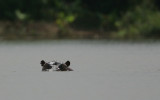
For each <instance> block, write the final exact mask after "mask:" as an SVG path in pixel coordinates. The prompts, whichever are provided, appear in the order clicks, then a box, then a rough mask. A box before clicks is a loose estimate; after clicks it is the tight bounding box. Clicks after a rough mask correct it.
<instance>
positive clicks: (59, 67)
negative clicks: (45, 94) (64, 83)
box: [40, 60, 73, 71]
mask: <svg viewBox="0 0 160 100" xmlns="http://www.w3.org/2000/svg"><path fill="white" fill-rule="evenodd" d="M40 64H41V66H42V71H49V70H50V69H52V68H53V66H56V70H55V71H73V69H71V68H69V66H70V61H66V62H65V63H60V62H56V61H51V62H45V61H44V60H42V61H41V62H40Z"/></svg>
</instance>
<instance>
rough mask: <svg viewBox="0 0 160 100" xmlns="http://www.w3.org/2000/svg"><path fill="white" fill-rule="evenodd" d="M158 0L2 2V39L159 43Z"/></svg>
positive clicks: (9, 0) (26, 0) (0, 32)
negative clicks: (104, 39) (97, 39)
mask: <svg viewBox="0 0 160 100" xmlns="http://www.w3.org/2000/svg"><path fill="white" fill-rule="evenodd" d="M159 18H160V1H159V0H123V1H120V0H98V1H93V0H1V1H0V39H56V38H108V39H150V38H153V39H155V38H156V39H159V38H160V20H159Z"/></svg>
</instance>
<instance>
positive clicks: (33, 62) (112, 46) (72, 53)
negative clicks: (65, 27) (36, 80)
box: [0, 40, 160, 71]
mask: <svg viewBox="0 0 160 100" xmlns="http://www.w3.org/2000/svg"><path fill="white" fill-rule="evenodd" d="M42 59H43V60H46V61H52V60H56V61H60V62H65V61H66V60H70V61H71V67H73V69H75V70H76V71H84V70H88V71H91V70H92V68H94V69H96V70H99V71H107V70H110V71H120V70H122V71H123V70H127V71H159V70H160V66H159V65H160V43H157V42H156V43H146V42H145V43H142V42H141V43H132V42H130V43H125V42H108V41H89V40H88V41H87V40H85V41H74V40H72V41H69V40H64V41H62V40H61V41H60V40H59V41H39V42H38V41H36V42H23V41H18V42H2V43H0V60H1V63H0V65H1V67H0V70H5V69H7V68H9V69H8V70H10V71H16V69H17V68H18V69H19V68H21V70H22V71H40V70H41V67H40V64H39V63H40V61H41V60H42ZM121 67H123V68H122V69H121Z"/></svg>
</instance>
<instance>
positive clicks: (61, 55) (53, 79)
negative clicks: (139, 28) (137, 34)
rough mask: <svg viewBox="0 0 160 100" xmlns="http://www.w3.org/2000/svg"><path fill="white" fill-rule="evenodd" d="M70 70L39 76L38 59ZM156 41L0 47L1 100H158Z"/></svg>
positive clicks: (158, 45)
mask: <svg viewBox="0 0 160 100" xmlns="http://www.w3.org/2000/svg"><path fill="white" fill-rule="evenodd" d="M41 60H45V61H53V60H56V61H59V62H65V61H66V60H69V61H70V62H71V66H70V67H71V68H72V69H74V71H73V72H55V71H50V72H41V66H40V61H41ZM159 84H160V42H115V41H105V40H83V41H82V40H57V41H56V40H55V41H32V42H24V41H15V42H1V43H0V99H1V100H53V98H54V99H55V100H159V99H160V95H159V93H160V86H159Z"/></svg>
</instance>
